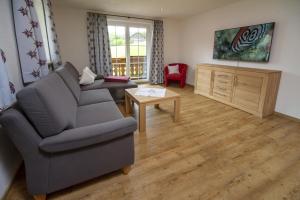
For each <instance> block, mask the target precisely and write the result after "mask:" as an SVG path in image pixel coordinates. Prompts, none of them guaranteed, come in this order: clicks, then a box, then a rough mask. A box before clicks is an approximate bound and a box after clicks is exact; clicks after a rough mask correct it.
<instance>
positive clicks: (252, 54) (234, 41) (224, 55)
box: [213, 22, 275, 62]
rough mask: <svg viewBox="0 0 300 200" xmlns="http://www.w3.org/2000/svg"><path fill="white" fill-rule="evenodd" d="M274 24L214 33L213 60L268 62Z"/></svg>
mask: <svg viewBox="0 0 300 200" xmlns="http://www.w3.org/2000/svg"><path fill="white" fill-rule="evenodd" d="M274 26H275V23H274V22H272V23H266V24H258V25H253V26H245V27H240V28H232V29H225V30H219V31H216V32H215V42H214V53H213V58H214V59H224V60H238V61H255V62H268V61H269V58H270V53H271V44H272V37H273V31H274Z"/></svg>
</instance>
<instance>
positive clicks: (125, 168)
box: [122, 165, 131, 175]
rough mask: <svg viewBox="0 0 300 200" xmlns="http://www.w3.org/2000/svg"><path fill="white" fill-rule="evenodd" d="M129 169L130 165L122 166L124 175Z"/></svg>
mask: <svg viewBox="0 0 300 200" xmlns="http://www.w3.org/2000/svg"><path fill="white" fill-rule="evenodd" d="M130 170H131V166H130V165H129V166H126V167H123V168H122V172H123V174H125V175H127V174H128V173H129V172H130Z"/></svg>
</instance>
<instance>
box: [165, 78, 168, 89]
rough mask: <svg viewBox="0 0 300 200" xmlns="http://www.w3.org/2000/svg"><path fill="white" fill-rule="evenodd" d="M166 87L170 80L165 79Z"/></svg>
mask: <svg viewBox="0 0 300 200" xmlns="http://www.w3.org/2000/svg"><path fill="white" fill-rule="evenodd" d="M165 87H168V80H167V79H166V80H165Z"/></svg>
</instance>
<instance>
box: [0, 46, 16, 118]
mask: <svg viewBox="0 0 300 200" xmlns="http://www.w3.org/2000/svg"><path fill="white" fill-rule="evenodd" d="M14 101H15V88H14V84H13V83H12V82H10V81H9V78H8V74H7V69H6V58H5V54H4V52H3V51H2V49H0V112H1V111H3V110H4V109H5V108H7V107H8V106H10V105H11V104H12V103H13V102H14Z"/></svg>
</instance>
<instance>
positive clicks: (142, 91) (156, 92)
mask: <svg viewBox="0 0 300 200" xmlns="http://www.w3.org/2000/svg"><path fill="white" fill-rule="evenodd" d="M135 95H137V96H145V97H164V96H165V95H166V89H165V88H138V90H137V91H136V92H135Z"/></svg>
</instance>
